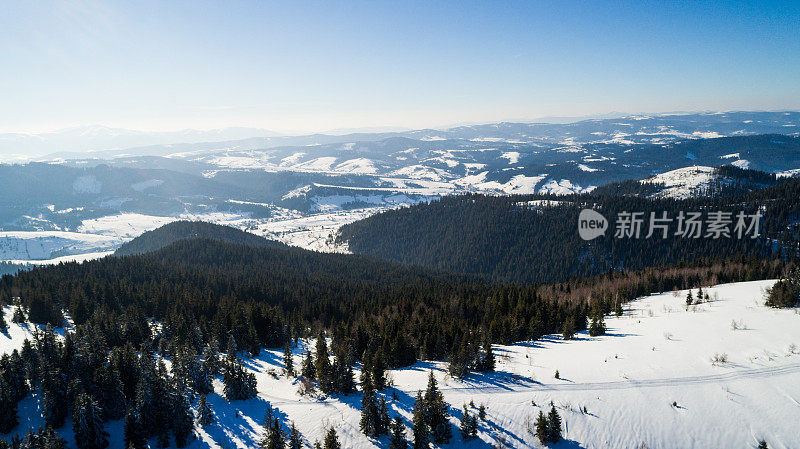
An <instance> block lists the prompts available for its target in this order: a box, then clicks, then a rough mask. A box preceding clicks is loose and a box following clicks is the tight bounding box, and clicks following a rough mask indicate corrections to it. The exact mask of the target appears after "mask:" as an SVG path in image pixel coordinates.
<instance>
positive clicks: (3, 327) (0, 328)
mask: <svg viewBox="0 0 800 449" xmlns="http://www.w3.org/2000/svg"><path fill="white" fill-rule="evenodd" d="M6 331H8V323H6V317H5V315H4V314H3V308H2V306H0V333H6Z"/></svg>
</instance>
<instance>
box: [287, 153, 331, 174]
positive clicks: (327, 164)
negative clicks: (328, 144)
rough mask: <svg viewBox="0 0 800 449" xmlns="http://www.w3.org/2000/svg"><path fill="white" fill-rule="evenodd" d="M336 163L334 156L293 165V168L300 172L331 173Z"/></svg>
mask: <svg viewBox="0 0 800 449" xmlns="http://www.w3.org/2000/svg"><path fill="white" fill-rule="evenodd" d="M334 162H336V158H335V157H333V156H327V157H318V158H315V159H311V160H309V161H306V162H302V163H299V164H296V165H293V166H292V168H293V169H295V170H300V171H330V170H331V166H332V165H333V163H334Z"/></svg>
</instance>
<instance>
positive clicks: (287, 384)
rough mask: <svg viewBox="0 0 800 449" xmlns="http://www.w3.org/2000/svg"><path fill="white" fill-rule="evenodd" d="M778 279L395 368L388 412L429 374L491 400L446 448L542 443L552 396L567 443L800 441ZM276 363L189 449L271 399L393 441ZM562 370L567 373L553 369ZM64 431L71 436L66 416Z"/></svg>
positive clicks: (348, 442)
mask: <svg viewBox="0 0 800 449" xmlns="http://www.w3.org/2000/svg"><path fill="white" fill-rule="evenodd" d="M773 282H774V281H769V280H768V281H755V282H742V283H735V284H724V285H718V286H715V287H710V288H706V289H704V291H705V292H707V293H708V294H709V296H710V297H711V299H712V300H711V301H709V302H706V303H702V304H698V305H696V306H692V307H690V308H688V310H687V308H686V306H685V302H684V301H685V299H684V298H685V296H686V293H687V291H685V290H684V291H677V292H675V293H670V292H667V293H658V294H653V295H649V296H646V297H643V298H640V299H638V300H636V301H634V302H631V303H629V304H626V305H625V311H624V313H623V315H622V316H620V317H616V316H609V317H606V326H607V328H608V331H607V334H606V335H604V336H599V337H589V336H588V335H587V334H586V333H585V332H582V333H579V334H577V335H576V338H575V339H573V340H569V341H565V340H563V339H562V338H561V337H560V336H558V335H549V336H545V337H543V338H542V339H540V340H538V341H530V342H520V343H518V344H513V345H494V353H495V356H496V358H497V368H496V372H495V373H491V374H474V375H471V376H469V377H467V378H466V379H464V380H456V379H453V378H450V377H449V376H447V374H446V364H444V363H441V362H430V361H420V362H418V363H416V364H415V365H413V366H411V367H408V368H403V369H396V370H390V371H389V374H388V376H389V377H390V379H391V380H392V382H393V386H392V387H390V388H389V389H387V390H386V391H385V392H384V393H382V394H384V395H385V397H386V399H387V401H388V402H389V406H390V414H391V415H392V416H395V415H399V416H401V417H402V418H403V419H404V421H405V423H406V425H407V426H408V425H410V423H409V420H410V413H411V407H412V405H413V397H414V395H415V394H416V392H417V391H418V390H424V388H425V385H426V383H427V376H428V373H429V372H431V371H433V372H434V374H435V376H436V377H437V380H438V381H439V386H440V388H441V390H442V393H443V395H444V398H445V400H446V401H447V402H448V403H449V404H450V406H451V410H450V412H451V415H452V418H451V422H452V423H453V425H454V426H455V425H458V420H459V417H460V414H461V413H460V409H461V406H462V404H467V403H469V402H470V401H474V403H475V404H476V405H479V404H485V405H486V407H487V420H486V421H484V422H481V423H480V426H479V434H478V438H479V439H478V440H477V441H474V442H472V443H468V444H464V443H462V441H461V439H460V436H459V435H458V430H457V428H454V429H453V430H454V437H453V440H451V443H450V445H449V446H448V447H473V448H479V447H487V446H488V445H489V444H494V443H496V442H497V441H498V440H499V439H503V440H504V441H505V443H506V444H507V446H508V447H513V448H543V446H542V445H540V444H539V443H538V442H537V441H536V440H535V439H534V437H533V436H532V435H531V434H530V433H529V432H528V431H527V426H528V425H529V424H532V423H533V420H534V419H535V417H536V415H537V414H538V412H539V411H540V410H545V411H546V410H548V409H549V408H550V402H551V401H552V402H553V404H554V405H555V406H556V408H557V409H558V412H559V414H560V415H561V417H562V420H563V421H564V432H563V436H564V438H565V441H564V442H563V443H560V445H558V446H556V447H563V448H567V447H576V448H577V447H580V448H585V449H601V448H633V447H648V448H650V449H660V448H689V447H694V448H722V447H731V448H733V447H736V448H739V447H741V448H749V447H755V445H756V444H757V441H758V440H760V439H762V438H763V439H764V440H766V441H767V443H768V444H769V447H770V448H775V449H786V448H789V447H794V445H795V443H796V442H797V441H798V440H800V426H797V424H796V423H797V422H798V420H800V407H798V399H799V398H800V383H798V382H797V379H798V376H800V350H798V347H799V346H800V314H798V313H797V311H796V310H793V309H788V310H775V309H770V308H767V307H765V306H764V305H763V303H764V300H763V298H764V290H765V289H766V288H767V287H769V286H771V285H772V284H773ZM696 292H697V290H694V293H696ZM4 312H5V315H6V321H7V322H8V323H9V331H8V333H6V334H0V350H2V351H3V352H10V351H11V350H13V349H15V348H17V349H18V348H20V347H21V345H22V340H23V339H24V338H26V337H29V336H30V328H29V327H28V326H25V327H23V326H19V325H17V324H15V323H12V322H11V314H12V308H11V307H6V308H5V311H4ZM733 322H736V323H737V325H738V327H739V329H736V330H735V329H734V327H733V326H732V323H733ZM313 344H314V342H313V340H311V341H302V342H301V344H300V347H297V348H294V355H295V364H296V365H297V364H299V361H300V359H301V354H302V353H303V352H304V351H305V348H306V347H313ZM714 354H726V355H727V362H726V363H720V364H713V363H712V361H711V358H712V357H713V355H714ZM280 360H281V352H280V350H274V349H271V350H265V351H262V353H261V355H260V356H259V357H256V358H251V359H248V360H247V361H246V366H247V367H248V369H250V370H251V371H253V372H254V373H255V374H256V378H257V381H258V390H259V395H258V397H257V398H256V399H252V400H248V401H235V402H232V403H228V402H227V401H225V400H224V399H223V398H222V397H221V393H222V385H221V383H220V382H219V380H216V381H215V382H214V386H215V394H211V395H209V402H210V404H211V407H212V408H213V410H214V412H215V414H216V417H217V422H216V423H215V424H212V425H210V426H208V427H206V428H203V429H201V428H199V427H198V428H196V432H197V435H198V438H197V439H195V440H194V441H192V443H191V444H190V446H189V447H190V448H193V449H199V448H229V447H230V448H232V447H237V448H246V447H253V446H254V445H255V444H256V443H257V441H258V438H259V436H260V432H261V431H262V428H261V420H262V418H263V414H264V410H265V408H266V406H267V404H270V405H271V406H273V407H275V408H277V415H278V416H279V417H281V420H282V421H283V422H284V423H285V424H289V423H290V422H294V423H295V424H296V425H297V427H298V429H299V430H300V432H301V433H302V434H303V436H304V438H305V440H306V442H307V443H309V444H310V443H313V442H314V441H316V440H322V436H323V435H324V432H325V430H326V429H327V428H328V427H329V426H331V425H333V426H334V427H336V430H337V433H338V435H339V439H340V441H341V443H342V446H343V447H347V448H374V447H385V446H386V444H387V440H386V437H382V438H380V439H378V440H375V439H369V438H367V437H365V436H364V435H363V434H361V433H360V432H359V430H358V423H359V417H360V416H359V407H360V394H354V395H350V396H334V397H319V398H317V397H308V396H300V395H299V394H298V393H297V389H298V383H297V381H296V380H288V379H287V378H286V377H283V376H273V375H272V374H271V372H272V373H275V374H280V370H281V368H282V366H281V362H280ZM556 370H558V371H559V373H560V379H555V378H554V376H553V374H554V373H555V371H556ZM356 377H358V373H356ZM393 394H395V395H396V396H397V400H394V399H392V396H393ZM673 403H676V404H677V406H673V405H672V404H673ZM37 407H38V397H34V396H28V397H27V398H26V399H24V400H23V402H22V403H20V418H21V422H22V423H23V424H24V425H26V426H27V425H33V426H38V424H39V423H40V422H41V418H40V417H38V416H36V414H38V413H39V412H38V408H37ZM583 407H586V409H587V412H588V413H586V414H584V413H583V412H582V409H583ZM121 427H122V423H121V422H120V421H114V422H111V423H109V424H107V426H106V428H107V430H108V431H109V433H110V434H111V445H110V447H121V439H122V431H121ZM20 430H21V428H20V427H18V428H17V429H16V431H20ZM22 431H24V429H22ZM59 433H61V434H62V435H63V436H64V437H66V438H67V439H68V440H69V441H72V440H71V438H72V435H71V422H70V421H69V420H68V421H67V423H66V425H65V426H64V427H63V428H62V429H59ZM407 433H408V434H410V431H409V432H407ZM640 445H642V446H640Z"/></svg>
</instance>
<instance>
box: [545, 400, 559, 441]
mask: <svg viewBox="0 0 800 449" xmlns="http://www.w3.org/2000/svg"><path fill="white" fill-rule="evenodd" d="M547 437H548V440H549V442H551V443H558V442H559V441H561V416H559V414H558V411H556V407H555V406H551V408H550V413H548V414H547Z"/></svg>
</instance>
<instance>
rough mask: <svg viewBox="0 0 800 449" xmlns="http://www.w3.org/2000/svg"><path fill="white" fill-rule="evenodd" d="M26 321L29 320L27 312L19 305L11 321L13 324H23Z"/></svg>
mask: <svg viewBox="0 0 800 449" xmlns="http://www.w3.org/2000/svg"><path fill="white" fill-rule="evenodd" d="M26 320H27V319H26V318H25V311H24V310H22V306H21V305H18V306H17V307H16V308H15V309H14V315H12V316H11V321H13V322H15V323H17V324H22V323H24V322H25V321H26Z"/></svg>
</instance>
